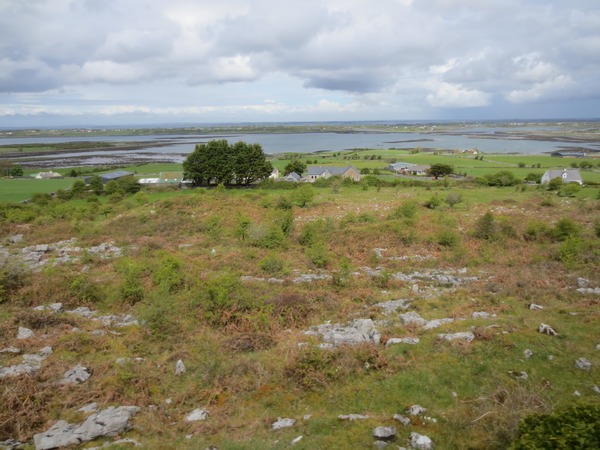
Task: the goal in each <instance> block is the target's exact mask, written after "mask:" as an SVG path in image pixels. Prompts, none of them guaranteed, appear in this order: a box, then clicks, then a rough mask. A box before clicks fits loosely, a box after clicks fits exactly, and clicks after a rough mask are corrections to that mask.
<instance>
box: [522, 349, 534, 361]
mask: <svg viewBox="0 0 600 450" xmlns="http://www.w3.org/2000/svg"><path fill="white" fill-rule="evenodd" d="M523 356H525V358H526V359H529V358H531V357H532V356H533V352H532V351H531V350H529V349H525V350H523Z"/></svg>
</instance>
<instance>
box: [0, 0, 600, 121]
mask: <svg viewBox="0 0 600 450" xmlns="http://www.w3.org/2000/svg"><path fill="white" fill-rule="evenodd" d="M598 79H600V5H598V2H597V0H571V1H569V2H551V3H550V4H548V2H542V1H540V0H419V1H412V0H381V1H380V2H378V4H377V7H374V6H373V4H372V2H368V1H366V0H290V1H287V2H281V1H276V0H253V1H252V2H250V1H248V0H203V1H201V2H198V1H194V0H170V1H169V2H165V1H159V0H128V1H120V0H103V1H100V0H97V1H96V0H78V1H73V0H36V1H16V0H5V1H0V93H3V94H0V95H3V98H2V100H3V103H2V104H4V105H5V108H8V106H6V105H11V106H10V110H11V111H13V112H15V114H18V111H19V107H20V106H21V105H23V104H24V103H22V102H23V100H22V98H20V97H18V96H17V95H16V94H17V93H36V98H37V101H38V102H39V105H38V106H39V108H41V110H44V108H45V110H47V111H50V112H48V114H63V113H65V114H66V113H68V111H73V114H75V113H76V112H77V111H78V110H79V111H88V113H89V114H94V111H98V109H97V108H98V104H102V105H103V106H104V107H106V108H107V109H106V110H105V111H115V114H128V113H130V114H137V113H140V114H142V113H143V114H150V115H152V114H164V115H165V116H168V115H169V114H175V115H177V116H178V117H179V114H185V113H186V111H187V113H189V114H210V113H215V114H218V112H219V111H222V112H223V114H225V115H228V116H231V117H233V116H234V115H235V114H236V113H238V112H239V113H244V112H249V111H254V112H255V113H256V114H265V115H268V116H269V117H270V115H277V114H283V115H287V116H286V117H287V118H289V117H293V114H295V113H298V114H299V116H298V117H300V114H306V115H309V114H311V112H312V113H314V114H315V115H318V114H330V117H331V118H332V119H335V118H337V117H339V118H343V117H346V115H351V117H359V116H360V114H361V113H364V114H365V116H369V117H373V116H379V117H380V118H394V117H398V116H399V115H402V114H404V113H405V112H406V113H407V114H408V113H410V114H412V115H414V116H423V115H426V114H427V113H428V112H430V111H432V109H431V108H471V107H487V108H488V110H489V111H493V110H494V109H495V108H500V107H506V103H505V102H504V101H503V100H507V101H508V102H509V104H515V105H523V104H525V103H531V104H532V105H534V106H532V109H531V111H532V114H535V112H534V111H535V108H536V106H535V104H536V103H537V102H543V101H562V102H565V104H569V105H571V107H572V111H573V114H577V115H578V116H581V111H578V109H577V106H576V102H578V101H580V100H582V99H586V101H587V105H588V108H591V109H588V111H586V112H585V114H594V111H595V114H596V115H597V111H599V110H600V105H599V104H598V100H597V99H598V98H600V85H599V84H598V82H597V80H598ZM49 92H51V93H52V95H45V94H47V93H49ZM264 98H270V99H272V100H273V102H265V103H263V101H262V99H264ZM110 105H112V106H113V108H114V109H111V107H110ZM123 105H125V106H123ZM268 105H271V106H268ZM309 105H310V106H309ZM590 105H591V106H590ZM36 108H37V106H36ZM170 108H171V109H170ZM186 108H188V109H186ZM198 108H199V109H198ZM203 108H204V109H203ZM319 108H320V109H319ZM6 110H8V109H6ZM38 110H40V109H35V111H38ZM538 110H539V111H541V112H544V110H543V109H538ZM128 111H129V112H128ZM176 111H181V113H179V112H176ZM514 111H517V112H519V110H518V109H517V108H515V109H514ZM103 114H110V113H109V112H105V113H103ZM336 114H337V115H338V116H336ZM302 117H304V116H302ZM348 117H350V116H348ZM257 119H258V117H257Z"/></svg>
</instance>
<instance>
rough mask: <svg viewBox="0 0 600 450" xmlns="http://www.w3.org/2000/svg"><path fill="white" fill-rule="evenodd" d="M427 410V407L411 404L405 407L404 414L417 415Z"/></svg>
mask: <svg viewBox="0 0 600 450" xmlns="http://www.w3.org/2000/svg"><path fill="white" fill-rule="evenodd" d="M426 411H427V408H423V407H422V406H421V405H412V406H410V407H408V408H407V409H406V414H408V415H410V416H419V415H421V414H423V413H424V412H426Z"/></svg>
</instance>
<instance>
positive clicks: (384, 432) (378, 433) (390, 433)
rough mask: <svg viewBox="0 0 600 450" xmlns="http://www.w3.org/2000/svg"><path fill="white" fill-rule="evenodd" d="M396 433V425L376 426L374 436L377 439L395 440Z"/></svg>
mask: <svg viewBox="0 0 600 450" xmlns="http://www.w3.org/2000/svg"><path fill="white" fill-rule="evenodd" d="M396 433H397V430H396V427H375V428H374V429H373V437H375V438H377V439H384V440H393V439H394V438H395V437H396Z"/></svg>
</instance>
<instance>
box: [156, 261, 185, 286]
mask: <svg viewBox="0 0 600 450" xmlns="http://www.w3.org/2000/svg"><path fill="white" fill-rule="evenodd" d="M182 268H183V264H182V263H181V261H180V260H178V259H177V258H175V257H174V256H171V255H164V256H163V257H162V258H161V259H160V261H159V262H158V267H157V268H156V269H155V270H154V272H153V273H152V282H153V283H154V284H155V285H157V286H160V287H161V288H163V289H164V290H166V291H167V292H169V293H174V292H177V291H179V290H180V289H181V288H182V287H183V286H184V284H185V278H184V275H183V273H182Z"/></svg>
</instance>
